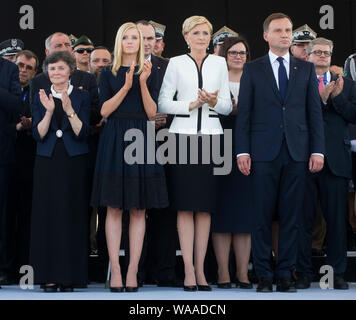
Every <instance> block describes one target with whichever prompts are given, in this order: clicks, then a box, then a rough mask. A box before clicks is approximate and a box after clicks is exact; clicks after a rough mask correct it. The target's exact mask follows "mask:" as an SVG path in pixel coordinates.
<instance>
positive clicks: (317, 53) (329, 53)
mask: <svg viewBox="0 0 356 320" xmlns="http://www.w3.org/2000/svg"><path fill="white" fill-rule="evenodd" d="M310 53H311V54H312V53H314V54H315V55H316V56H318V57H320V56H321V55H322V54H324V56H325V57H331V55H332V54H333V53H332V52H331V51H322V50H315V51H312V52H310Z"/></svg>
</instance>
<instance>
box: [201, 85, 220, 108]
mask: <svg viewBox="0 0 356 320" xmlns="http://www.w3.org/2000/svg"><path fill="white" fill-rule="evenodd" d="M218 94H219V90H216V91H215V92H212V93H209V92H208V91H206V90H205V89H199V91H198V96H199V100H201V101H203V102H204V103H207V104H208V105H209V106H210V107H211V108H214V107H215V105H216V104H217V103H218Z"/></svg>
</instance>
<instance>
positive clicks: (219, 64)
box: [158, 16, 232, 291]
mask: <svg viewBox="0 0 356 320" xmlns="http://www.w3.org/2000/svg"><path fill="white" fill-rule="evenodd" d="M182 33H183V36H184V39H185V41H186V42H187V45H188V48H189V49H190V53H189V54H185V55H181V56H177V57H174V58H171V59H170V62H169V64H168V67H167V71H166V74H165V77H164V80H163V84H162V88H161V92H160V95H159V100H158V110H159V112H161V113H167V114H174V115H175V117H174V119H173V121H172V124H171V126H170V129H169V131H170V132H171V133H174V134H175V137H176V145H177V149H176V159H177V163H176V164H172V163H170V165H169V166H168V168H169V170H168V185H169V191H170V194H169V195H170V203H171V207H172V208H173V209H175V210H177V211H178V219H177V220H178V221H177V226H178V234H179V241H180V246H181V250H182V255H183V260H184V267H185V279H184V290H186V291H196V290H197V289H198V290H201V291H210V290H211V287H210V286H209V285H208V284H207V281H206V278H205V275H204V260H205V254H206V249H207V244H208V239H209V231H210V213H211V212H213V211H214V210H215V209H216V204H217V187H218V185H217V182H218V181H217V178H218V177H216V176H214V174H213V163H212V157H211V150H214V148H213V146H212V145H211V142H212V141H213V139H212V136H213V135H220V134H222V133H223V129H222V127H221V124H220V121H219V118H218V114H219V113H220V114H224V115H227V114H229V113H230V112H231V110H232V104H231V98H230V91H229V79H228V70H227V66H226V62H225V60H224V59H223V58H222V57H217V56H214V55H209V54H207V49H208V47H209V43H210V40H211V34H212V25H211V23H210V22H209V21H208V20H207V19H206V18H205V17H201V16H192V17H190V18H188V19H186V20H185V21H184V24H183V30H182ZM175 97H176V98H175ZM218 140H219V139H215V140H214V141H218ZM182 141H185V143H186V144H185V145H184V147H181V148H179V145H182V143H181V142H182ZM207 145H208V146H209V147H210V152H209V153H208V155H209V160H210V161H203V160H204V159H205V157H206V155H207V152H205V151H207V150H208V149H207V148H206V147H207ZM219 152H220V148H219ZM185 156H187V158H186V159H187V161H188V163H187V164H184V163H182V159H184V158H185ZM196 157H197V161H194V160H192V159H193V158H196ZM202 158H203V159H202ZM190 160H192V161H190ZM205 160H206V159H205ZM190 162H191V163H190ZM207 162H209V163H207ZM194 214H195V217H194ZM193 252H194V259H193ZM193 261H194V263H193ZM197 285H198V286H197Z"/></svg>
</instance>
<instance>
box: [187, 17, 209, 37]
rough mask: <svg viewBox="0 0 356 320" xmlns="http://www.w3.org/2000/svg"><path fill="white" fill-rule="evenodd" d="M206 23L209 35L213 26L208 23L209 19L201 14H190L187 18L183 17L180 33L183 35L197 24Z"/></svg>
mask: <svg viewBox="0 0 356 320" xmlns="http://www.w3.org/2000/svg"><path fill="white" fill-rule="evenodd" d="M205 23H206V24H207V25H208V27H209V30H210V35H212V34H213V26H212V24H211V23H210V21H209V20H208V19H207V18H205V17H203V16H192V17H189V18H187V19H185V21H184V23H183V28H182V34H183V36H185V35H186V34H187V33H189V32H190V30H192V29H194V28H195V27H196V26H197V25H199V24H205Z"/></svg>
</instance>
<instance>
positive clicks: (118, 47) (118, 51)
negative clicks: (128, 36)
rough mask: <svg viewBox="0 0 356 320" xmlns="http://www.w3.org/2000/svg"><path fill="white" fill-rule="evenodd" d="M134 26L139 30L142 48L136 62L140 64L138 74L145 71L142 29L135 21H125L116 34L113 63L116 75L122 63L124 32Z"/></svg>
mask: <svg viewBox="0 0 356 320" xmlns="http://www.w3.org/2000/svg"><path fill="white" fill-rule="evenodd" d="M131 28H134V29H136V30H137V31H138V34H139V37H140V49H139V51H138V54H137V57H136V62H137V64H138V67H139V68H138V71H137V74H140V73H141V72H142V71H143V67H144V64H145V56H144V53H145V52H144V45H143V38H142V34H141V31H140V30H139V29H138V28H137V26H136V24H134V23H133V22H127V23H124V24H123V25H122V26H121V27H120V28H119V30H118V31H117V34H116V39H115V48H114V61H113V64H112V68H111V72H112V73H113V74H114V75H115V76H116V75H117V70H119V68H120V67H121V65H122V39H123V37H124V34H125V32H126V31H127V30H129V29H131Z"/></svg>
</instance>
